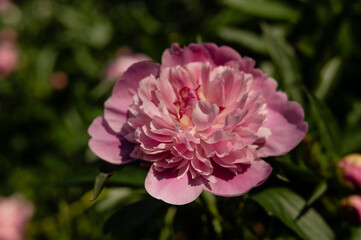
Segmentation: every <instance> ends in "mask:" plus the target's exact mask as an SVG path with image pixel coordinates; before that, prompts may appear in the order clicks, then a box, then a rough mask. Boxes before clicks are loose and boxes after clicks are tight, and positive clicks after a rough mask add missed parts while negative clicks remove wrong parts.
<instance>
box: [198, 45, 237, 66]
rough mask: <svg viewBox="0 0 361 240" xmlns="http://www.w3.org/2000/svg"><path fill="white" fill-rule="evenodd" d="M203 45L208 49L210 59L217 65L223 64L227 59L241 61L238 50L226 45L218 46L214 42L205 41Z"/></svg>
mask: <svg viewBox="0 0 361 240" xmlns="http://www.w3.org/2000/svg"><path fill="white" fill-rule="evenodd" d="M203 47H204V48H206V49H207V50H208V52H209V53H210V55H211V57H212V60H213V61H214V63H215V64H216V65H217V66H220V65H225V64H226V63H227V62H229V61H242V58H241V56H240V55H239V53H238V52H236V51H235V50H233V49H232V48H230V47H227V46H221V47H218V46H217V45H215V44H214V43H205V44H203Z"/></svg>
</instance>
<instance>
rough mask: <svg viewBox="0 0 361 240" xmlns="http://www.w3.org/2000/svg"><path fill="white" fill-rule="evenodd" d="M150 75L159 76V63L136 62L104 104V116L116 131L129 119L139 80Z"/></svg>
mask: <svg viewBox="0 0 361 240" xmlns="http://www.w3.org/2000/svg"><path fill="white" fill-rule="evenodd" d="M149 75H153V76H155V77H158V75H159V64H157V63H153V62H140V63H136V64H134V65H132V66H131V67H130V68H128V70H127V71H126V72H125V73H124V79H120V80H119V81H118V82H117V83H116V85H115V86H114V88H113V92H112V95H111V97H110V98H109V99H108V100H107V101H106V102H105V104H104V107H105V110H104V118H105V120H106V121H107V122H108V124H109V126H110V127H111V128H112V129H113V130H114V131H115V132H120V130H121V128H122V127H123V125H124V123H125V122H126V120H127V112H128V108H129V106H130V105H131V104H132V103H133V96H134V95H135V94H136V92H137V89H138V85H139V81H140V80H142V79H143V78H145V77H147V76H149Z"/></svg>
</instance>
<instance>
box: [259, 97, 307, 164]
mask: <svg viewBox="0 0 361 240" xmlns="http://www.w3.org/2000/svg"><path fill="white" fill-rule="evenodd" d="M289 111H291V112H293V114H294V115H301V113H300V111H301V112H302V113H303V110H302V108H301V106H300V105H299V104H297V105H294V104H292V109H289ZM289 114H290V118H291V119H292V120H293V121H294V120H295V119H293V118H294V117H295V116H293V115H292V114H291V113H289ZM302 115H303V114H302ZM290 121H291V120H289V119H287V116H286V115H282V114H280V113H279V112H276V111H274V110H270V109H269V110H268V114H267V121H266V123H265V124H264V125H263V127H265V128H268V129H269V130H270V132H271V135H270V136H269V137H268V138H267V139H266V141H265V143H264V145H263V146H261V147H260V148H259V149H258V157H269V156H280V155H282V154H285V153H287V152H289V151H290V150H292V149H293V148H294V147H296V146H297V144H299V143H300V142H301V140H302V139H303V138H304V137H305V135H306V132H307V129H308V125H307V123H306V122H304V121H303V117H302V118H300V119H299V121H298V122H290Z"/></svg>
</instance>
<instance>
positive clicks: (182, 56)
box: [162, 43, 212, 69]
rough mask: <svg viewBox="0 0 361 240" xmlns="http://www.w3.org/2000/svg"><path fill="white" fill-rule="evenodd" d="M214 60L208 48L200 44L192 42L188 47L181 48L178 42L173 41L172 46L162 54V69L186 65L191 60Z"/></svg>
mask: <svg viewBox="0 0 361 240" xmlns="http://www.w3.org/2000/svg"><path fill="white" fill-rule="evenodd" d="M207 61H212V59H211V56H210V55H209V52H208V51H207V49H205V48H204V47H203V46H202V45H200V44H190V45H189V46H188V47H185V48H183V49H182V48H180V47H179V45H178V44H177V43H173V44H172V46H171V48H169V49H167V50H165V51H164V53H163V56H162V69H165V68H167V67H175V66H177V65H180V66H184V65H185V64H187V63H190V62H207Z"/></svg>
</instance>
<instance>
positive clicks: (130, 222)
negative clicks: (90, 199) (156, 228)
mask: <svg viewBox="0 0 361 240" xmlns="http://www.w3.org/2000/svg"><path fill="white" fill-rule="evenodd" d="M165 205H166V204H165V203H164V202H162V201H160V200H157V199H155V198H151V197H146V198H144V199H142V200H140V201H138V202H135V203H132V204H129V205H126V206H123V207H122V208H121V209H120V210H119V211H117V212H116V213H114V214H113V215H112V216H111V217H110V218H109V219H108V220H107V221H106V222H105V224H104V226H103V232H104V233H114V234H121V233H122V232H123V231H126V230H129V229H132V228H134V227H137V226H139V225H141V224H143V223H145V222H146V221H147V220H149V219H150V218H151V217H152V215H153V214H155V213H156V212H157V211H158V210H159V209H160V208H161V207H162V206H165Z"/></svg>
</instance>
